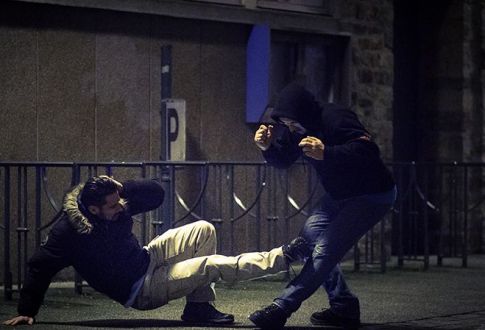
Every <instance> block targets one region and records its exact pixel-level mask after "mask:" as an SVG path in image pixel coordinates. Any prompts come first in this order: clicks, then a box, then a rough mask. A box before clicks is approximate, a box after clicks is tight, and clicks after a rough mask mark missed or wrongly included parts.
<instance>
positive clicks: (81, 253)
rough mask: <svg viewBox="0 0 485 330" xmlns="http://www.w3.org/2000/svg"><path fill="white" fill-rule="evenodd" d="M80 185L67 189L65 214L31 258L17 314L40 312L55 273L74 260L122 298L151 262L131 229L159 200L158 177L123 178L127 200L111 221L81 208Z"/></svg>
mask: <svg viewBox="0 0 485 330" xmlns="http://www.w3.org/2000/svg"><path fill="white" fill-rule="evenodd" d="M82 187H83V185H79V186H77V187H75V188H74V189H73V190H72V191H71V192H70V193H68V194H67V195H66V197H65V198H64V203H63V215H62V217H61V218H60V219H59V220H58V221H57V222H56V223H55V225H54V226H53V228H52V229H51V231H50V232H49V235H48V238H47V240H46V242H45V243H43V245H42V246H41V247H40V248H39V249H38V250H37V251H36V252H35V254H34V255H33V256H32V258H30V260H29V262H28V268H27V272H26V275H25V282H24V286H23V287H22V290H21V291H20V301H19V304H18V313H19V315H24V316H31V317H33V316H35V315H36V314H37V312H38V310H39V307H40V305H41V304H42V301H43V299H44V294H45V292H46V290H47V288H48V287H49V284H50V282H51V280H52V277H53V276H54V275H55V274H56V273H57V272H59V271H60V270H61V269H63V268H65V267H68V266H73V267H74V269H76V271H77V272H79V274H80V275H81V276H82V277H83V278H84V279H85V280H86V281H87V282H88V283H89V285H91V287H93V288H94V289H95V290H97V291H99V292H101V293H104V294H106V295H107V296H109V297H110V298H112V299H113V300H116V301H117V302H119V303H121V304H124V303H125V302H126V301H127V300H128V298H129V295H130V290H131V287H132V286H133V284H134V283H135V282H136V281H137V280H138V279H140V278H141V277H142V276H143V275H144V274H145V272H146V270H147V268H148V264H149V262H150V258H149V255H148V253H147V252H146V250H145V249H143V248H142V247H141V246H140V244H139V243H138V240H137V239H136V237H135V235H134V234H133V233H132V231H131V230H132V227H133V220H132V218H131V216H133V215H135V214H138V213H142V212H147V211H150V210H153V209H155V208H157V207H159V206H160V205H161V203H162V201H163V195H164V192H163V189H162V187H161V185H160V184H159V183H158V182H156V181H154V180H139V181H131V180H130V181H126V182H124V183H123V193H122V194H121V195H120V197H121V198H123V199H125V201H126V207H125V211H124V212H123V213H122V214H121V215H120V217H119V218H118V219H117V220H116V221H112V222H108V221H105V220H101V219H99V218H97V217H94V216H92V215H90V214H87V212H86V211H85V212H84V213H83V212H82V211H81V210H82V209H83V207H82V205H79V204H78V203H79V202H78V196H79V194H80V192H81V190H82Z"/></svg>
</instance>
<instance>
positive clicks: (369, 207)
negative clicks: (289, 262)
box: [274, 188, 396, 318]
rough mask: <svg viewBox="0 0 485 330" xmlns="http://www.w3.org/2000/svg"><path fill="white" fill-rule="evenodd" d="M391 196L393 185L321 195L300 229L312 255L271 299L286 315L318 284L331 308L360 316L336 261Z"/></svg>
mask: <svg viewBox="0 0 485 330" xmlns="http://www.w3.org/2000/svg"><path fill="white" fill-rule="evenodd" d="M395 199H396V188H393V189H392V190H390V191H388V192H384V193H378V194H372V195H363V196H358V197H352V198H348V199H343V200H334V199H332V198H331V197H330V196H329V195H328V194H326V195H324V196H323V198H322V200H321V205H320V208H319V209H317V210H316V211H314V212H313V214H312V215H311V216H310V217H309V218H308V219H307V221H306V223H305V225H304V227H303V229H302V230H301V236H303V237H304V238H305V239H306V240H307V241H308V242H309V243H310V244H311V246H312V248H313V253H312V256H311V257H310V258H308V259H307V260H306V262H305V265H304V266H303V269H302V271H301V272H300V274H299V275H298V276H297V277H295V278H294V279H293V280H292V281H291V282H290V283H288V285H287V286H286V288H285V289H284V290H283V292H282V294H281V295H280V296H279V297H278V298H276V299H275V300H274V302H275V303H276V304H277V305H278V306H280V307H281V308H283V310H285V311H286V313H287V314H288V316H289V315H291V313H293V312H295V311H296V310H297V309H298V308H299V307H300V305H301V303H302V302H303V301H304V300H305V299H307V298H308V297H310V296H311V295H312V294H313V293H314V292H315V291H316V290H317V289H318V288H319V287H320V286H322V287H323V288H324V289H325V290H326V292H327V294H328V298H329V303H330V308H331V310H332V311H333V312H335V313H336V314H338V315H341V316H345V317H349V318H360V308H359V300H358V299H357V297H356V296H355V295H353V294H352V293H351V292H350V290H349V288H348V286H347V284H346V283H345V280H344V277H343V274H342V272H341V270H340V268H339V266H338V263H339V262H340V260H341V259H342V258H343V257H344V256H345V254H346V253H347V251H349V250H350V249H351V248H352V246H354V244H355V243H357V242H358V241H359V239H360V238H361V237H362V236H363V235H364V234H365V233H366V232H368V231H369V230H370V229H371V228H372V227H373V226H374V225H375V224H377V223H378V222H379V221H380V220H381V219H382V218H383V217H384V215H385V214H386V213H387V212H388V211H389V209H390V208H391V206H392V204H393V203H394V201H395Z"/></svg>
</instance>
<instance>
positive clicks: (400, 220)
mask: <svg viewBox="0 0 485 330" xmlns="http://www.w3.org/2000/svg"><path fill="white" fill-rule="evenodd" d="M404 167H405V166H404V164H402V165H401V169H400V171H399V181H398V182H399V183H400V185H398V187H399V186H400V187H404V183H403V181H404V179H403V172H404ZM403 214H404V196H403V195H402V194H401V196H400V198H399V216H398V239H397V240H398V248H397V250H398V253H397V265H398V266H399V267H402V266H403V265H404V247H403V244H404V242H403V237H402V236H403V233H402V232H403Z"/></svg>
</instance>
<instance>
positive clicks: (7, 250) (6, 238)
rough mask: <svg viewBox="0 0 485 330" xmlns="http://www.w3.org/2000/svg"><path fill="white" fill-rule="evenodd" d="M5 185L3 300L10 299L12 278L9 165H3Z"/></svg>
mask: <svg viewBox="0 0 485 330" xmlns="http://www.w3.org/2000/svg"><path fill="white" fill-rule="evenodd" d="M4 179H5V187H4V207H5V208H4V214H3V216H4V226H5V232H4V247H5V257H4V272H5V273H4V280H3V285H4V287H5V290H4V297H5V300H12V292H13V283H12V282H13V279H12V270H11V269H10V220H11V219H10V167H9V166H8V165H7V166H5V173H4Z"/></svg>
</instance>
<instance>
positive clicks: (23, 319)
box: [3, 315, 34, 325]
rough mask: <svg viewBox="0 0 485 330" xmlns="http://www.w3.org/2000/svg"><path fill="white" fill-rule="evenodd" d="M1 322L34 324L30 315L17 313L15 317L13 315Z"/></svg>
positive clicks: (7, 323) (5, 323) (6, 323)
mask: <svg viewBox="0 0 485 330" xmlns="http://www.w3.org/2000/svg"><path fill="white" fill-rule="evenodd" d="M3 324H4V325H20V324H28V325H32V324H34V318H33V317H30V316H22V315H19V316H17V317H14V318H13V319H10V320H7V321H5V322H3Z"/></svg>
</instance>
